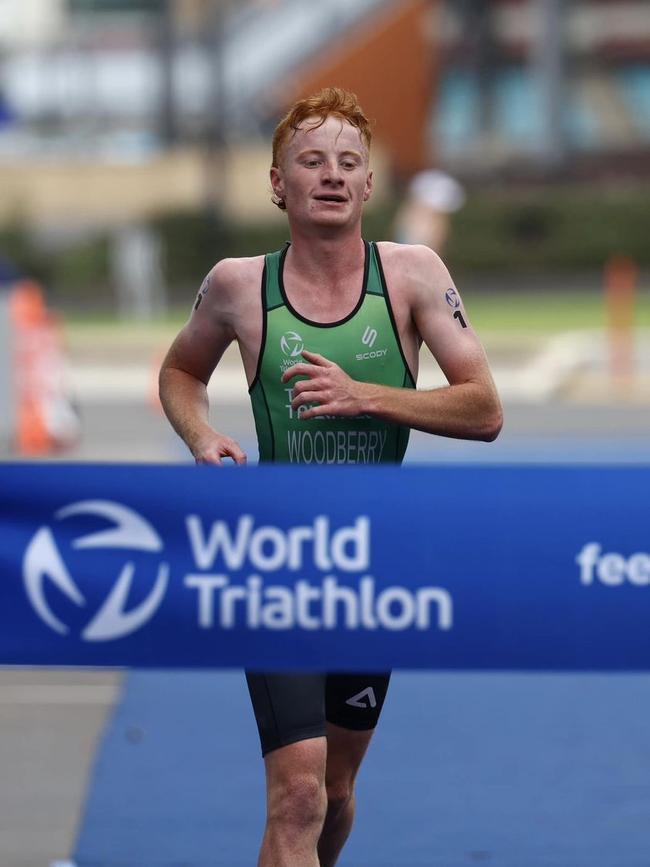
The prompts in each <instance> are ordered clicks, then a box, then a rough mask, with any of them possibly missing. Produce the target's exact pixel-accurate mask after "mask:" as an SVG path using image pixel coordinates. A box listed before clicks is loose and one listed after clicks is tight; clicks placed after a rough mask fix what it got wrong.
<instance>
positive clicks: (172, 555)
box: [0, 464, 650, 671]
mask: <svg viewBox="0 0 650 867" xmlns="http://www.w3.org/2000/svg"><path fill="white" fill-rule="evenodd" d="M649 491H650V468H584V467H580V468H577V467H576V468H566V467H562V468H560V467H557V468H555V467H551V468H549V467H479V468H477V467H444V468H440V467H405V468H402V469H400V468H397V467H372V468H361V467H355V468H352V467H328V468H308V467H283V466H263V467H254V468H235V467H230V468H222V469H217V468H209V467H193V466H160V467H157V466H132V465H116V466H107V465H104V466H92V465H63V464H58V465H43V464H40V465H29V464H22V465H20V464H19V465H10V464H5V465H0V664H8V665H90V666H138V667H142V666H155V667H242V666H245V667H248V668H253V669H261V670H285V669H291V670H298V669H301V670H316V669H327V670H340V671H344V670H373V669H377V670H382V669H386V668H399V667H402V668H434V669H502V670H504V669H506V670H507V669H510V670H516V669H519V670H534V669H544V670H557V669H571V670H602V671H607V670H648V669H650V627H649V624H650V553H649V550H650V530H649V527H650V520H649V518H650V507H649V505H648V492H649Z"/></svg>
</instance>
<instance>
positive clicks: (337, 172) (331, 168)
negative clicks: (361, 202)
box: [323, 162, 343, 185]
mask: <svg viewBox="0 0 650 867" xmlns="http://www.w3.org/2000/svg"><path fill="white" fill-rule="evenodd" d="M323 182H324V183H330V184H337V185H340V184H342V183H343V175H342V173H341V167H340V166H339V164H338V163H336V162H333V163H326V164H325V168H324V171H323Z"/></svg>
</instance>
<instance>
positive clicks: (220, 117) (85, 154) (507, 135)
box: [0, 0, 650, 313]
mask: <svg viewBox="0 0 650 867" xmlns="http://www.w3.org/2000/svg"><path fill="white" fill-rule="evenodd" d="M647 12H648V9H647V3H645V2H644V0H628V2H606V0H492V2H479V0H399V2H397V0H328V2H324V3H320V4H309V3H306V2H304V0H245V2H237V3H235V2H232V0H0V189H2V195H1V196H0V246H2V248H3V249H4V250H5V252H6V254H7V255H9V256H10V257H12V258H13V259H14V260H15V259H18V260H19V264H20V265H21V266H23V267H24V268H26V270H27V271H29V272H31V273H32V274H35V275H36V276H40V277H42V279H44V280H45V281H46V282H47V284H48V286H49V287H50V291H51V292H53V293H54V294H55V295H56V297H57V299H58V300H59V301H60V303H62V304H64V305H65V306H71V307H75V306H76V307H79V306H82V307H83V306H84V305H91V306H92V305H94V306H95V307H100V308H102V309H110V308H111V307H114V306H119V305H122V307H124V305H125V304H126V308H125V309H128V297H129V292H130V291H131V290H129V289H128V288H127V289H124V288H122V289H120V288H119V284H120V283H121V284H124V280H125V278H124V274H125V273H126V272H125V268H124V261H125V257H126V259H128V256H129V253H128V251H127V252H125V249H124V244H123V243H122V241H123V238H124V233H123V232H121V230H122V229H124V228H125V227H126V228H127V230H130V229H131V227H132V226H134V225H136V224H137V226H138V227H139V228H138V231H139V232H140V241H141V243H140V249H141V250H144V249H145V247H146V248H147V251H148V252H147V253H146V255H145V254H143V255H145V258H146V257H148V259H149V260H150V262H151V263H152V265H151V273H152V274H153V273H157V271H156V269H157V268H158V265H156V261H155V260H156V255H157V254H156V250H158V249H159V253H160V256H161V257H162V259H161V262H160V263H159V265H160V271H161V273H162V274H163V275H164V280H165V283H166V292H165V293H163V294H164V295H165V298H167V297H169V296H171V300H172V302H174V301H175V300H176V301H180V297H185V292H186V291H187V286H188V285H189V284H190V283H191V284H192V285H194V284H195V283H196V282H197V281H199V282H200V276H201V274H202V273H203V272H204V271H205V270H206V269H207V268H208V267H209V266H210V264H211V263H212V262H214V260H215V259H217V258H218V257H219V256H221V255H223V254H224V253H229V252H231V253H234V254H239V253H242V252H245V253H252V252H257V251H258V250H263V249H265V248H266V246H267V245H268V244H272V243H276V242H277V240H278V239H281V238H282V236H283V231H284V222H283V218H282V217H281V215H280V214H278V213H276V209H274V208H273V207H272V206H271V205H270V203H269V189H268V174H267V173H268V164H269V138H270V133H271V130H272V129H273V127H274V125H275V123H276V122H277V120H278V118H279V117H280V116H281V115H282V113H283V112H284V110H285V109H286V107H287V105H288V104H289V103H290V102H291V101H292V100H293V99H295V98H296V97H298V96H301V95H304V94H306V93H309V92H313V91H314V90H316V89H317V88H320V87H321V86H324V85H327V84H333V83H334V84H339V85H342V86H344V87H348V88H350V89H353V90H355V91H356V92H357V93H358V95H359V97H360V100H361V103H362V105H364V107H365V108H366V111H367V112H368V114H369V115H370V116H371V117H372V118H373V119H374V121H375V125H376V147H375V155H374V159H375V163H376V166H377V168H378V169H379V170H378V171H377V174H378V177H379V180H380V181H381V183H380V184H379V189H378V194H377V196H376V197H375V199H374V201H373V202H372V203H371V206H370V208H369V221H368V222H369V230H368V234H373V235H375V236H377V237H381V236H384V237H387V236H388V233H389V232H390V226H391V221H392V218H393V215H394V211H395V209H396V207H397V200H398V198H399V195H400V193H401V191H402V190H403V189H404V188H405V185H406V183H407V182H408V180H409V178H410V177H411V176H412V175H413V174H414V173H416V172H417V171H420V170H423V169H427V168H443V169H445V170H447V171H451V172H452V173H453V174H454V175H455V176H456V177H458V178H459V179H460V180H461V181H462V182H463V183H465V184H467V185H468V187H469V193H470V195H469V199H468V203H467V206H466V208H465V209H464V210H463V212H462V213H460V214H459V215H458V216H457V217H455V218H454V219H455V223H454V233H453V236H454V239H453V240H452V246H451V248H450V250H449V251H448V254H447V255H448V256H449V257H450V258H451V262H452V264H453V265H454V267H455V268H459V269H460V271H461V273H462V274H463V275H465V274H466V273H470V274H472V273H473V274H477V275H478V274H480V273H481V272H484V271H486V270H487V271H489V270H494V269H495V268H501V267H507V268H508V270H511V269H512V267H513V261H512V259H511V258H510V259H508V256H509V254H510V253H512V251H513V249H514V251H515V260H516V259H517V255H518V256H519V265H520V266H521V267H522V268H523V269H524V270H526V269H527V268H528V269H530V268H533V267H551V268H553V269H557V268H559V269H560V270H565V271H572V270H574V268H575V267H582V268H585V267H586V268H592V269H595V268H598V267H600V266H601V264H602V262H601V260H602V258H603V256H606V255H607V254H608V253H626V254H628V255H632V256H634V257H635V259H636V260H637V261H641V264H644V263H645V262H647V260H648V258H650V253H649V252H648V245H647V243H646V242H645V238H646V237H647V225H648V224H647V209H645V207H644V205H643V203H642V193H643V196H645V194H646V193H647V189H648V187H647V186H646V185H647V184H648V182H649V180H650V16H648V14H647ZM594 182H597V184H596V185H594ZM639 183H642V184H643V189H642V190H641V189H639ZM549 185H550V186H549ZM554 185H555V186H554ZM522 191H524V193H523V194H522ZM555 192H557V193H558V194H559V195H560V199H561V204H562V208H561V210H562V213H563V214H565V215H566V214H568V215H569V217H568V218H565V217H562V216H561V215H560V216H559V217H558V215H557V213H556V211H557V207H558V200H557V199H555V198H554V195H553V194H554V193H555ZM583 193H584V194H585V195H584V196H583V195H582V194H583ZM594 196H596V199H598V197H599V196H600V199H602V201H603V203H604V204H603V206H604V207H605V208H607V206H611V208H613V209H614V210H612V211H603V216H605V213H607V214H608V215H609V216H608V217H607V219H606V220H604V221H603V222H604V223H609V228H607V226H606V225H601V226H598V227H596V230H595V232H596V233H595V236H594V234H593V229H594V227H593V223H594V218H593V214H594V208H596V209H597V208H598V207H599V206H600V205H599V203H598V202H597V201H595V200H594ZM640 218H641V219H643V220H644V228H643V230H642V231H641V229H640V226H639V219H640ZM585 221H586V222H588V223H590V231H591V235H590V237H591V239H592V240H591V241H590V240H589V237H587V233H586V232H585V230H584V226H585ZM613 226H616V227H617V228H613ZM628 229H629V231H628ZM147 232H151V236H150V238H149V242H147V240H146V237H147ZM567 232H568V233H569V240H570V241H571V243H567ZM120 239H122V240H120ZM143 239H145V240H143ZM143 244H144V246H142V245H143ZM157 245H158V246H157ZM131 246H134V245H131ZM517 251H519V252H518V253H517ZM522 251H523V253H522ZM644 251H645V252H644ZM572 253H573V254H574V258H572ZM126 270H127V271H128V268H127V269H126ZM133 279H136V278H132V281H133ZM127 282H128V279H127ZM158 282H160V281H158ZM90 284H92V290H93V291H92V293H90V292H89V291H88V290H89V288H90ZM158 294H159V296H160V294H161V293H160V292H159V293H158ZM125 298H126V299H127V301H125ZM165 298H162V297H158V298H154V299H153V300H150V301H149V302H147V303H146V304H144V305H142V304H141V305H140V309H141V311H142V310H144V311H145V312H146V311H150V312H152V313H156V312H160V311H161V310H162V309H163V307H164V304H165Z"/></svg>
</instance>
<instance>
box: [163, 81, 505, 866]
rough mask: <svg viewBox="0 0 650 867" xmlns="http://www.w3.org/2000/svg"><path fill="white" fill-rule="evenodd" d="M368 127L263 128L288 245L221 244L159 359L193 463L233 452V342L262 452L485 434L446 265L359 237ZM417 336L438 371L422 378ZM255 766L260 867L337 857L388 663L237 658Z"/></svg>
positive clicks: (325, 114) (308, 113)
mask: <svg viewBox="0 0 650 867" xmlns="http://www.w3.org/2000/svg"><path fill="white" fill-rule="evenodd" d="M370 138H371V132H370V127H369V124H368V121H367V119H366V118H365V116H364V114H363V112H362V110H361V108H360V106H359V105H358V104H357V102H356V97H355V96H354V95H353V94H350V93H347V92H345V91H342V90H339V89H337V88H328V89H326V90H324V91H322V92H321V93H319V94H317V95H316V96H314V97H311V98H309V99H306V100H301V101H299V102H297V103H296V104H295V105H294V106H293V108H292V109H291V111H290V112H289V114H288V115H287V116H286V117H285V118H284V120H283V121H282V122H281V123H280V124H279V125H278V127H277V129H276V131H275V134H274V137H273V165H272V167H271V185H272V188H273V200H274V202H275V204H276V205H278V207H280V208H281V209H282V210H284V211H286V214H287V218H288V223H289V236H290V238H291V244H290V245H288V246H287V247H285V248H284V249H283V250H281V251H278V252H277V253H271V254H268V255H267V256H254V257H252V258H250V259H224V260H223V261H221V262H219V263H217V265H215V266H214V268H213V269H212V271H211V272H210V274H209V275H208V277H207V278H206V281H205V282H204V284H203V286H202V288H201V291H200V293H199V296H198V298H197V301H196V304H195V306H194V311H193V313H192V315H191V317H190V319H189V321H188V323H187V324H186V325H185V327H184V328H183V329H182V331H181V332H180V334H179V335H178V337H177V338H176V340H175V341H174V343H173V345H172V347H171V349H170V351H169V353H168V355H167V358H166V359H165V361H164V363H163V367H162V370H161V375H160V395H161V399H162V403H163V406H164V408H165V411H166V413H167V415H168V417H169V419H170V421H171V423H172V425H173V426H174V428H175V429H176V431H177V432H178V434H179V435H180V436H181V437H182V438H183V440H184V441H185V442H186V443H187V445H188V447H189V449H190V451H191V452H192V454H193V455H194V458H195V460H196V462H197V463H203V464H205V463H207V464H219V465H220V464H221V463H222V462H223V459H224V458H226V457H228V458H232V459H233V460H234V461H235V462H236V463H238V464H243V463H245V462H246V455H245V454H244V452H243V451H242V449H241V448H240V446H239V445H238V444H237V443H236V442H235V441H234V440H233V439H231V438H230V437H228V436H227V435H226V434H223V433H218V432H217V431H215V430H214V429H213V428H212V427H211V426H210V424H209V421H208V401H207V396H206V384H207V382H208V380H209V378H210V375H211V374H212V371H213V370H214V368H215V366H216V365H217V363H218V362H219V360H220V358H221V356H222V355H223V352H224V350H225V349H226V347H227V346H228V345H229V344H230V343H231V342H232V341H233V340H237V342H238V344H239V349H240V352H241V356H242V361H243V364H244V368H245V371H246V375H247V378H248V382H249V386H250V388H249V391H250V395H251V401H252V405H253V412H254V416H255V424H256V428H257V435H258V441H259V450H260V460H262V461H283V462H290V463H384V462H399V461H401V459H402V457H403V455H404V451H405V449H406V444H407V440H408V433H409V429H410V428H412V427H414V428H418V429H419V430H423V431H428V432H430V433H433V434H438V435H441V436H450V437H460V438H466V439H482V440H493V439H494V438H495V437H496V436H497V434H498V432H499V430H500V428H501V407H500V403H499V398H498V396H497V393H496V391H495V388H494V383H493V381H492V377H491V375H490V372H489V369H488V365H487V361H486V358H485V354H484V352H483V349H482V347H481V344H480V343H479V341H478V338H477V337H476V334H475V333H474V331H473V330H472V327H471V325H470V323H469V320H468V318H467V314H466V312H465V310H464V308H463V306H462V303H461V300H460V296H459V294H458V291H457V290H456V289H455V287H454V285H453V283H452V281H451V278H450V276H449V273H448V272H447V269H446V268H445V266H444V265H443V263H442V262H441V260H440V259H439V258H438V256H437V255H436V254H435V253H434V252H433V251H431V250H430V249H428V248H427V247H423V246H407V245H402V244H392V243H387V242H382V243H379V244H368V243H367V242H364V241H363V240H362V237H361V212H362V208H363V203H364V202H365V201H367V200H368V199H369V197H370V195H371V193H372V183H373V181H372V173H371V172H370V170H369V168H368V159H369V147H370ZM422 341H424V342H425V343H426V344H427V346H428V347H429V349H430V350H431V351H432V353H433V354H434V356H435V357H436V359H437V361H438V363H439V365H440V367H441V368H442V370H443V372H444V373H445V375H446V377H447V379H448V381H449V385H448V386H446V387H444V388H438V389H434V390H431V391H417V390H416V389H415V380H416V376H417V369H418V351H419V348H420V345H421V343H422ZM247 679H248V685H249V690H250V694H251V699H252V702H253V706H254V710H255V716H256V719H257V724H258V729H259V733H260V739H261V743H262V752H263V754H264V757H265V765H266V778H267V823H266V829H265V833H264V839H263V842H262V848H261V852H260V858H259V867H318V865H320V867H333V865H334V864H335V862H336V859H337V857H338V855H339V852H340V851H341V848H342V847H343V844H344V843H345V840H346V839H347V836H348V834H349V832H350V828H351V826H352V819H353V813H354V794H353V792H354V781H355V777H356V774H357V771H358V769H359V766H360V764H361V761H362V759H363V756H364V753H365V751H366V749H367V747H368V744H369V742H370V738H371V736H372V731H373V729H374V726H375V725H376V723H377V719H378V717H379V713H380V711H381V707H382V704H383V701H384V697H385V695H386V690H387V687H388V675H387V674H386V675H377V674H374V675H363V674H360V675H326V674H315V675H309V674H306V675H291V674H272V673H270V674H267V673H258V672H255V673H253V672H248V673H247Z"/></svg>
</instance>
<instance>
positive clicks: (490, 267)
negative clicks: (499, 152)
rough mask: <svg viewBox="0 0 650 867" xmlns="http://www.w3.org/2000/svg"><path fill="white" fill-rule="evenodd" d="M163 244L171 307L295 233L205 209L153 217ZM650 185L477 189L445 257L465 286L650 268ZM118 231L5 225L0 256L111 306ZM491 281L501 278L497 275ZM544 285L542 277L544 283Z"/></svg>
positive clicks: (372, 223)
mask: <svg viewBox="0 0 650 867" xmlns="http://www.w3.org/2000/svg"><path fill="white" fill-rule="evenodd" d="M395 208H396V202H394V201H393V202H391V203H390V204H388V205H386V206H383V207H381V208H374V209H371V210H368V211H367V213H366V215H365V217H364V228H363V231H364V236H365V237H366V238H370V239H378V240H380V239H389V238H390V237H391V226H392V221H393V216H394V212H395ZM150 222H151V225H152V227H153V228H154V230H155V231H156V232H157V233H158V234H159V237H160V239H161V243H162V250H163V268H164V272H165V282H166V285H167V288H168V291H169V294H170V301H171V303H172V305H175V304H179V305H186V304H187V303H188V298H190V297H191V296H192V295H193V294H194V293H195V292H196V291H197V290H198V287H199V285H200V284H201V281H202V279H203V277H204V275H205V274H206V273H207V272H208V271H209V270H210V268H211V267H212V266H213V265H214V263H215V262H217V261H218V260H219V259H221V258H223V257H224V256H254V255H259V254H261V253H264V252H267V251H269V250H276V249H278V248H279V247H281V246H282V244H283V243H284V242H285V241H286V240H287V239H288V229H287V225H286V223H285V222H283V221H279V222H276V221H273V222H270V223H259V224H246V225H243V224H242V225H238V224H232V223H226V222H225V221H220V220H219V219H217V218H216V217H214V216H211V215H209V214H207V213H204V212H200V211H191V212H188V211H186V212H173V213H166V214H161V215H159V216H157V217H155V218H153V219H152V220H151V221H150ZM649 237H650V187H649V186H648V185H645V186H644V185H643V184H641V183H640V184H639V185H638V186H637V187H629V186H628V187H623V186H620V187H616V188H611V187H608V188H599V187H598V186H594V187H590V188H586V187H584V186H580V187H578V186H576V185H573V186H567V187H553V188H550V187H544V188H532V189H526V190H522V189H518V190H503V189H483V190H480V191H475V192H473V193H472V194H471V195H470V197H469V200H468V202H467V204H466V206H465V207H464V208H463V209H462V210H461V211H459V212H458V214H455V215H454V217H453V219H452V231H451V237H450V241H449V244H448V246H447V248H446V250H445V251H444V258H445V261H446V262H447V263H448V264H449V265H450V267H451V269H452V271H453V273H454V274H455V275H457V276H458V277H459V279H461V280H462V281H463V282H464V281H465V280H466V278H467V277H469V276H471V277H473V278H477V279H486V280H487V281H488V282H490V281H489V279H488V278H489V277H490V276H491V275H493V276H494V278H499V277H501V276H502V275H506V276H509V277H511V278H517V279H519V278H522V279H523V280H524V282H525V281H526V280H529V282H530V281H532V278H533V277H537V278H539V276H540V275H542V276H548V275H550V274H553V275H554V276H556V275H559V276H561V275H566V276H567V277H570V276H571V274H581V273H585V272H587V271H588V272H592V273H600V272H601V270H602V267H603V265H604V263H605V262H606V261H607V259H608V258H609V257H610V256H611V255H613V254H624V255H627V256H630V257H631V258H632V259H634V260H635V261H636V262H637V263H638V264H639V265H641V266H648V265H650V244H649V243H648V238H649ZM110 243H111V238H110V235H109V234H108V233H107V232H105V233H102V234H98V235H96V236H94V237H93V238H90V239H88V238H87V239H85V240H84V241H78V242H76V243H75V244H72V245H70V246H68V247H66V248H65V249H62V250H57V251H54V252H52V251H46V250H45V249H43V248H41V247H40V246H38V245H37V244H36V242H35V241H34V240H33V238H32V236H31V234H30V233H29V231H28V228H27V226H26V225H25V223H24V220H23V221H20V220H18V219H14V220H13V222H12V223H11V225H9V226H5V227H4V229H3V228H0V252H1V253H2V254H3V255H4V256H5V257H6V258H8V259H9V260H11V261H13V263H14V264H15V265H16V266H17V267H18V268H20V269H21V270H22V271H23V272H24V273H25V274H26V275H29V276H32V277H36V278H37V279H39V280H41V281H42V282H43V283H44V285H45V286H46V287H49V288H51V289H52V290H53V295H54V297H55V299H56V301H57V303H60V304H63V305H65V304H67V303H68V302H69V306H70V307H83V308H86V309H95V310H101V309H106V310H109V309H110V308H111V307H112V305H113V289H112V279H111V274H110V257H109V252H110ZM492 282H493V281H492ZM538 282H539V280H538Z"/></svg>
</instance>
